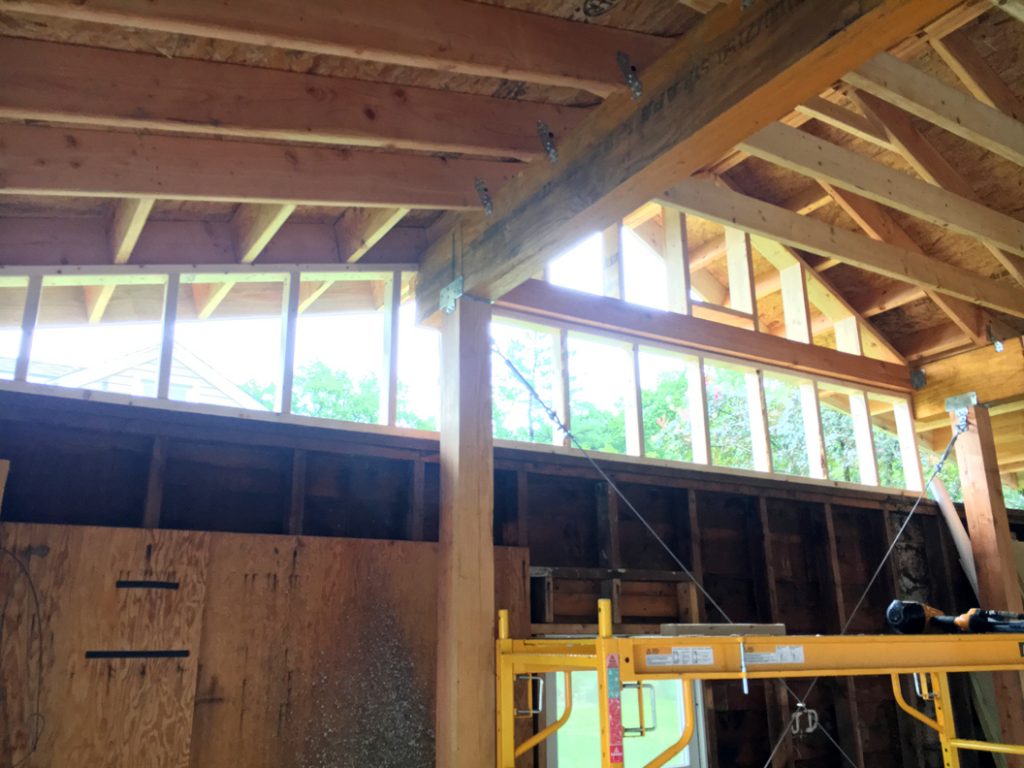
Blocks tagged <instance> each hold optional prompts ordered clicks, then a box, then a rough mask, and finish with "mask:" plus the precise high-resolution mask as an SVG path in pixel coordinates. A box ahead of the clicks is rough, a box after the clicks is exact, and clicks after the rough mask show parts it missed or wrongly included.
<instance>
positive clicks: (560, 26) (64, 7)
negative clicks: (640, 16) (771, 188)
mask: <svg viewBox="0 0 1024 768" xmlns="http://www.w3.org/2000/svg"><path fill="white" fill-rule="evenodd" d="M0 10H2V11H5V12H10V13H15V12H21V13H29V14H33V15H37V16H50V17H57V18H62V19H74V20H79V21H92V22H99V23H102V24H112V25H115V26H122V27H130V28H133V29H152V30H158V31H161V32H170V33H172V34H184V35H196V36H199V37H212V38H216V39H219V40H230V41H233V42H236V43H248V44H251V45H270V46H274V47H277V48H285V49H288V50H297V51H309V52H311V53H319V54H327V55H331V56H343V57H347V58H355V59H363V60H366V61H377V62H381V63H384V64H398V65H402V66H407V67H419V68H425V69H440V70H444V71H449V72H459V73H462V74H467V75H477V76H482V77H499V78H507V79H510V80H523V81H526V82H533V83H542V84H545V85H558V86H564V87H568V88H580V89H583V90H587V91H592V92H594V93H597V94H599V95H607V94H608V93H610V92H612V91H613V90H615V89H617V88H621V87H622V74H621V73H620V72H619V69H618V65H617V64H616V60H615V55H616V52H617V51H624V52H626V53H628V54H629V56H630V58H631V59H632V61H633V63H634V64H635V65H636V66H637V67H638V68H640V69H643V68H644V67H645V66H646V65H647V64H649V63H650V62H651V61H653V60H654V59H655V58H656V57H657V56H658V55H659V54H660V53H662V52H663V51H664V50H666V49H667V48H668V46H669V44H670V43H669V41H667V40H665V39H663V38H659V37H655V36H653V35H643V34H637V33H635V32H625V31H622V30H618V29H612V28H609V27H603V26H599V25H596V24H580V23H577V22H572V21H567V20H564V19H558V18H553V17H551V16H544V15H541V14H535V13H527V12H525V11H517V10H511V9H505V8H499V7H496V6H492V5H487V4H484V3H466V2H460V1H459V0H434V2H430V3H421V2H417V0H388V2H386V3H381V2H375V3H367V2H362V1H361V0H360V1H357V0H307V2H304V3H303V4H302V8H301V12H297V9H296V8H295V6H294V4H293V3H292V2H290V1H289V0H267V1H266V2H261V3H258V4H256V3H210V2H208V1H207V0H175V2H173V3H154V2H149V0H90V2H87V3H82V2H76V0H0Z"/></svg>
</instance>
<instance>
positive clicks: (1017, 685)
mask: <svg viewBox="0 0 1024 768" xmlns="http://www.w3.org/2000/svg"><path fill="white" fill-rule="evenodd" d="M950 417H951V423H952V424H953V426H954V428H955V426H956V423H957V418H958V417H957V415H956V413H951V414H950ZM967 423H968V429H967V432H965V433H963V434H961V435H960V437H959V438H958V439H957V441H956V461H957V468H958V469H959V471H960V480H961V485H962V487H963V494H964V511H965V512H966V514H967V530H968V533H970V536H971V550H972V551H973V552H974V562H975V565H976V566H977V570H978V599H979V600H980V601H981V604H982V605H983V606H985V607H986V608H989V609H991V610H995V611H1011V612H1013V613H1020V612H1021V610H1022V606H1021V592H1020V583H1019V582H1018V580H1017V561H1016V559H1015V556H1014V553H1013V537H1012V536H1011V534H1010V525H1009V522H1008V520H1007V516H1006V503H1005V501H1004V500H1003V491H1002V481H1001V480H1000V478H999V465H998V462H997V461H996V447H995V442H994V441H993V438H992V422H991V418H990V417H989V414H988V411H987V410H986V409H985V408H984V407H980V406H976V407H972V408H969V409H968V412H967ZM992 679H993V682H994V684H995V692H996V704H997V707H998V709H999V723H1000V726H1001V728H1002V738H1003V739H1004V740H1005V741H1006V742H1007V743H1010V744H1022V743H1024V673H1021V672H999V673H994V674H993V675H992ZM1014 760H1015V761H1014V762H1011V763H1010V764H1011V765H1013V766H1015V768H1019V766H1020V765H1022V764H1024V759H1021V758H1015V759H1014Z"/></svg>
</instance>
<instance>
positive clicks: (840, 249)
mask: <svg viewBox="0 0 1024 768" xmlns="http://www.w3.org/2000/svg"><path fill="white" fill-rule="evenodd" d="M808 138H809V139H811V141H812V142H813V141H814V139H813V138H812V137H808ZM836 149H839V148H838V147H836ZM840 151H843V150H840ZM861 164H864V163H861ZM908 178H909V177H908ZM925 186H927V185H925ZM661 200H662V202H663V203H664V204H666V205H671V206H675V207H677V208H679V209H681V210H683V211H686V212H687V213H693V214H695V215H698V216H703V217H704V218H707V219H710V220H711V221H717V222H719V223H722V224H726V223H728V224H731V225H733V226H736V227H738V228H740V229H744V230H746V231H748V232H750V233H751V234H752V235H761V236H764V237H767V238H770V239H773V240H776V241H777V242H780V243H783V244H785V245H789V246H792V247H794V248H800V249H801V250H805V251H808V252H810V253H814V254H817V255H819V256H824V257H825V258H834V259H837V260H839V261H841V262H843V263H845V264H851V265H853V266H856V267H860V268H861V269H865V270H867V271H869V272H874V273H876V274H879V275H884V276H885V277H891V278H893V279H895V280H902V281H904V282H910V283H913V284H915V285H919V286H921V287H922V288H932V289H934V290H936V291H939V292H941V293H944V294H947V295H949V296H953V297H955V298H960V299H964V300H965V301H970V302H972V303H975V304H979V305H982V306H986V307H989V308H991V309H997V310H1000V311H1003V312H1007V313H1009V314H1013V315H1015V316H1018V317H1024V295H1022V294H1021V292H1020V291H1019V290H1016V289H1014V288H1012V287H1010V286H1008V285H1005V284H1003V283H998V282H996V281H994V280H990V279H988V278H985V277H981V276H980V275H976V274H973V273H971V272H968V271H967V270H965V269H961V268H959V267H954V266H952V265H950V264H946V263H944V262H941V261H938V260H936V259H932V258H928V257H924V256H921V255H920V254H918V253H912V252H910V251H906V250H904V249H902V248H897V247H895V246H891V245H888V244H886V243H880V242H877V241H874V240H871V239H870V238H867V237H864V236H862V235H857V234H855V233H853V232H849V231H847V230H844V229H840V228H837V227H831V226H829V225H828V224H826V223H824V222H821V221H818V220H816V219H811V218H808V217H806V216H799V215H797V214H795V213H792V212H790V211H787V210H785V209H784V208H779V207H777V206H774V205H770V204H768V203H763V202H760V201H758V200H755V199H753V198H750V197H746V196H744V195H739V194H736V193H735V192H731V191H729V190H723V189H717V188H716V187H715V186H714V185H713V184H710V183H708V182H702V181H696V180H690V181H686V182H684V183H682V184H679V185H677V186H675V187H673V188H672V189H671V190H669V191H668V192H667V193H665V194H664V196H663V197H662V198H661ZM1007 218H1008V217H1007ZM1018 224H1020V226H1021V228H1022V230H1024V224H1022V223H1020V222H1018ZM1022 242H1024V241H1022Z"/></svg>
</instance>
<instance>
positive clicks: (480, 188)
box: [473, 179, 494, 216]
mask: <svg viewBox="0 0 1024 768" xmlns="http://www.w3.org/2000/svg"><path fill="white" fill-rule="evenodd" d="M473 186H474V187H475V188H476V195H477V197H479V198H480V205H482V206H483V207H484V214H485V215H487V216H491V215H492V214H493V213H494V202H493V201H492V200H491V193H490V190H488V189H487V185H486V184H484V181H483V179H474V180H473Z"/></svg>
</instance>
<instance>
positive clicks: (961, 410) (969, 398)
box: [946, 392, 978, 434]
mask: <svg viewBox="0 0 1024 768" xmlns="http://www.w3.org/2000/svg"><path fill="white" fill-rule="evenodd" d="M977 404H978V393H977V392H965V393H964V394H962V395H956V396H955V397H947V398H946V410H947V411H949V412H950V413H952V414H953V415H954V416H955V417H956V423H955V428H956V432H957V434H961V433H963V432H966V431H967V410H968V409H969V408H971V407H972V406H975V405H977Z"/></svg>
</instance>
